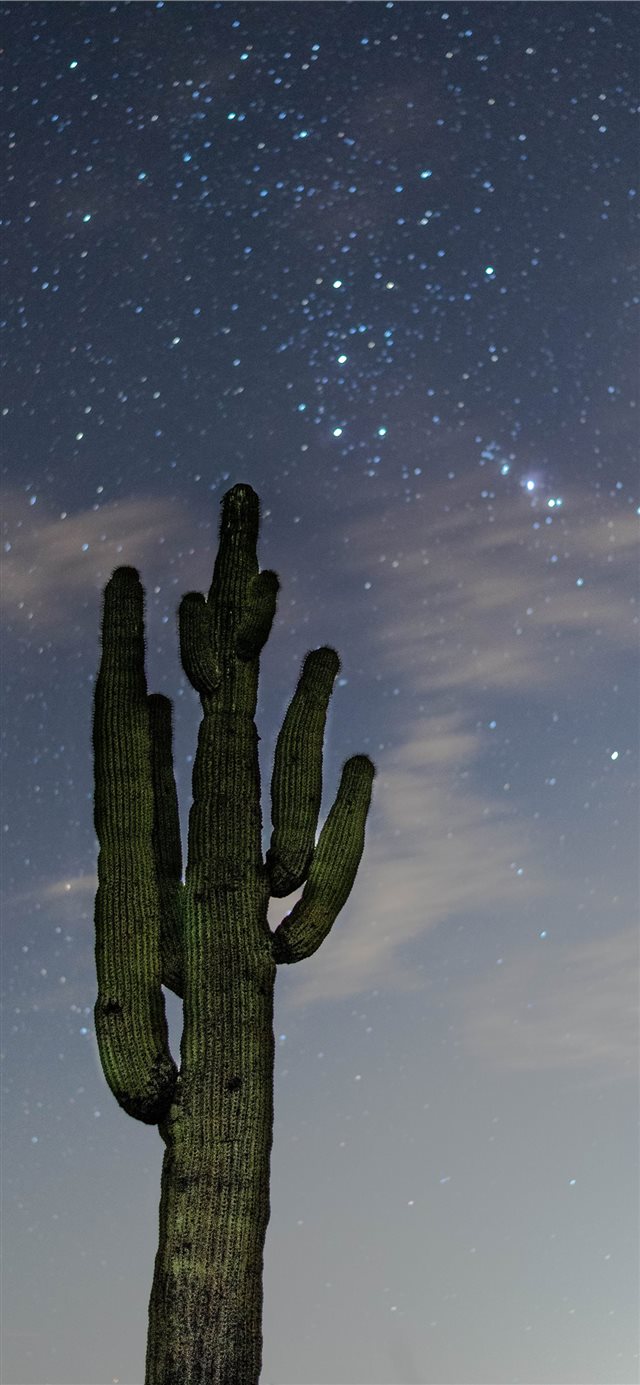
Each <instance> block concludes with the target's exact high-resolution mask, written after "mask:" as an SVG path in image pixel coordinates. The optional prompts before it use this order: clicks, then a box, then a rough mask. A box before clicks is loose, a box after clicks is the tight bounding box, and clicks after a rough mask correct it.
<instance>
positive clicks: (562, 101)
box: [2, 0, 638, 1385]
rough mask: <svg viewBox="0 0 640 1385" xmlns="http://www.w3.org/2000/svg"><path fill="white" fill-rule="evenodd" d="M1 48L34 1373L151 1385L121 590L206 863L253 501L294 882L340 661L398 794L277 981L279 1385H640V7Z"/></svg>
mask: <svg viewBox="0 0 640 1385" xmlns="http://www.w3.org/2000/svg"><path fill="white" fill-rule="evenodd" d="M2 17H3V20H4V24H3V28H4V41H5V50H6V51H5V60H4V79H5V86H4V94H3V109H4V120H5V148H6V149H7V151H8V165H7V167H8V173H7V174H6V178H7V180H8V181H6V182H5V197H4V209H3V220H4V227H5V230H6V235H5V238H4V241H5V248H4V252H3V253H4V256H5V258H4V260H3V289H4V314H5V321H4V323H3V325H4V327H5V333H4V338H5V358H4V360H5V366H4V384H5V390H4V398H3V403H4V410H3V415H4V416H3V424H4V426H3V431H2V437H3V470H4V507H3V508H4V519H5V535H4V552H3V584H2V609H3V615H4V630H5V633H4V641H3V644H4V659H3V687H4V693H3V705H4V718H3V723H4V724H3V734H4V751H5V763H4V776H3V795H4V800H3V817H2V824H3V876H4V891H5V896H4V906H3V960H4V968H3V970H4V981H5V996H6V999H5V1010H4V1031H3V1032H4V1043H3V1050H4V1083H3V1093H4V1094H3V1113H4V1121H3V1123H4V1149H5V1153H4V1167H5V1173H4V1243H5V1248H4V1255H5V1283H4V1376H3V1378H4V1380H5V1382H6V1385H112V1382H116V1381H117V1382H120V1385H141V1381H142V1377H143V1368H144V1367H143V1363H144V1349H145V1339H146V1313H147V1302H148V1295H149V1290H150V1286H151V1276H152V1270H153V1258H154V1254H155V1249H156V1240H157V1207H158V1194H159V1185H160V1167H161V1157H162V1150H163V1146H162V1142H161V1140H160V1138H159V1136H158V1132H157V1130H155V1129H153V1128H149V1127H143V1126H141V1125H140V1124H139V1123H138V1122H135V1121H133V1120H131V1119H130V1118H129V1117H128V1116H126V1115H125V1114H124V1113H123V1112H122V1111H121V1110H120V1109H119V1108H118V1106H117V1105H116V1103H115V1101H114V1099H113V1098H112V1096H111V1094H110V1092H109V1091H108V1089H107V1086H106V1083H105V1081H104V1078H103V1076H102V1073H101V1070H100V1066H99V1061H98V1056H97V1048H96V1043H95V1037H94V1030H93V1005H94V1001H95V994H96V982H95V976H94V962H93V923H92V910H93V894H94V891H95V880H96V878H95V869H96V854H97V843H96V839H95V835H94V828H93V820H92V765H91V711H92V692H93V684H94V680H95V675H96V670H97V664H98V657H99V641H98V628H99V613H100V602H101V592H102V588H103V586H104V584H105V582H106V580H107V578H108V577H109V575H110V573H111V571H112V570H113V568H114V567H116V566H118V565H119V564H124V563H129V564H132V565H134V566H135V567H137V568H138V569H139V570H140V573H141V576H142V580H143V583H144V585H145V589H146V592H147V622H148V678H149V686H150V689H151V690H153V691H161V692H164V693H167V694H168V695H169V696H170V697H171V698H172V699H173V700H174V706H175V718H176V744H175V759H176V777H177V781H178V788H179V795H180V802H181V810H182V825H183V832H184V830H185V828H186V814H187V811H188V805H189V800H190V776H191V768H192V756H193V753H194V750H195V743H196V734H197V726H198V721H199V703H198V699H197V696H196V694H195V693H194V692H193V690H192V689H191V687H190V685H189V684H188V682H187V680H186V677H185V676H184V674H183V673H182V671H181V668H180V664H179V658H178V641H177V630H176V610H177V606H178V602H179V599H180V596H181V595H182V593H183V592H185V591H189V590H193V589H200V590H204V591H206V590H207V589H208V586H209V582H210V577H211V571H212V564H213V559H214V556H215V550H216V544H217V530H218V522H219V514H220V501H221V498H222V495H223V494H224V492H225V491H226V490H228V489H229V488H230V487H231V486H232V485H234V484H235V483H237V482H239V481H245V482H248V483H249V484H251V485H252V486H253V487H254V489H255V490H256V491H257V492H258V494H259V496H260V499H261V504H262V531H261V539H260V546H259V558H260V563H261V566H262V567H265V568H267V567H268V568H275V570H276V571H277V572H278V574H279V577H280V581H281V591H280V597H279V606H278V614H277V616H276V620H275V623H274V629H273V632H272V635H271V638H270V641H269V643H268V645H267V646H266V649H265V651H264V654H263V657H262V662H261V684H260V696H259V703H258V730H259V733H260V736H261V744H260V754H261V764H262V770H263V800H264V821H265V825H264V841H265V849H266V846H267V845H268V840H269V835H270V820H269V777H270V764H271V759H272V756H273V750H274V746H275V740H276V736H277V733H278V730H279V727H280V724H281V721H282V717H283V715H284V711H285V709H286V707H287V705H288V702H289V699H290V697H291V695H292V693H293V690H294V688H295V685H296V681H297V678H298V674H299V670H300V666H301V663H302V660H303V657H304V655H305V653H306V652H307V650H309V649H312V648H315V647H317V646H319V645H321V644H330V645H333V646H335V648H337V649H338V651H339V653H340V655H341V660H342V668H341V672H340V675H339V677H338V679H337V681H336V686H335V690H334V694H333V698H332V703H331V711H330V715H329V722H328V730H327V740H326V750H325V767H324V768H325V778H324V785H325V788H324V795H323V806H322V815H321V816H322V818H324V816H326V813H327V812H328V809H329V807H330V805H331V803H332V801H333V797H334V794H335V791H336V787H337V783H338V779H339V774H340V768H341V766H342V763H343V762H344V760H345V759H346V758H347V757H348V756H350V755H352V754H355V753H358V752H364V753H367V754H369V755H371V757H372V758H373V760H374V761H375V763H376V766H377V770H378V773H377V777H376V779H375V782H374V791H373V804H372V809H371V813H370V817H369V822H368V827H367V837H366V845H365V852H364V857H363V861H362V865H361V868H360V873H359V876H358V878H357V880H356V884H355V887H354V890H353V893H352V895H351V898H350V900H349V902H348V904H347V906H346V907H345V909H344V910H343V912H342V914H341V915H340V917H339V919H338V921H337V922H336V924H335V925H334V928H333V931H332V932H331V934H330V936H329V937H328V939H327V940H326V941H325V943H324V944H323V946H322V948H321V949H320V951H319V952H318V953H317V954H316V955H315V956H314V957H312V958H311V959H309V960H308V961H306V962H303V963H301V964H299V965H298V966H296V967H291V968H282V969H281V971H280V972H279V976H278V981H277V986H276V1039H277V1043H276V1050H277V1051H276V1123H275V1132H274V1150H273V1158H272V1213H271V1223H270V1227H269V1231H268V1235H267V1245H266V1263H265V1314H264V1334H265V1346H264V1372H263V1380H264V1382H265V1385H340V1383H342V1385H407V1383H408V1382H420V1383H421V1385H427V1383H428V1385H438V1383H440V1385H574V1383H575V1385H585V1382H589V1385H627V1382H631V1383H633V1382H635V1381H637V1379H638V1375H637V1372H638V1363H637V1355H636V1345H637V1337H638V1314H637V1292H638V1261H637V1232H638V1198H637V1188H638V1183H637V1179H638V1171H637V1125H636V1122H637V1108H638V1083H637V1047H636V1045H637V1031H636V1010H637V985H636V967H637V934H636V914H637V884H636V878H637V866H636V861H637V847H636V833H637V804H638V799H637V706H636V678H635V650H636V643H635V641H636V639H637V616H636V604H635V598H636V595H637V581H636V562H635V549H634V543H635V525H636V522H637V521H636V515H637V507H638V495H637V473H636V470H635V454H636V443H637V428H636V425H635V418H636V415H635V412H634V397H633V391H634V387H635V378H634V372H635V361H636V347H637V335H636V330H635V328H634V326H633V325H632V313H633V308H634V303H637V300H638V294H637V288H638V284H637V279H636V281H635V283H634V268H635V260H636V254H637V241H636V240H635V238H634V230H635V226H634V212H635V207H636V180H637V162H636V147H635V143H634V133H633V128H634V114H635V105H634V90H633V83H634V78H635V74H636V71H637V43H636V39H635V29H636V26H637V19H638V7H637V6H634V5H631V4H625V3H616V4H604V5H599V4H591V3H581V4H573V3H567V4H564V3H561V4H557V3H545V4H537V3H533V4H520V3H518V4H513V3H504V4H502V3H497V4H482V3H475V4H445V5H440V4H438V5H436V4H422V3H399V4H396V3H394V4H391V3H385V0H378V3H373V4H370V3H362V4H360V3H356V4H349V3H330V4H327V3H299V4H287V3H259V4H234V3H230V2H228V3H222V4H215V3H199V4H192V3H177V2H176V3H164V4H162V3H158V4H155V3H136V4H126V3H118V4H110V3H100V4H83V3H68V4H58V3H47V4H40V3H38V4H31V3H16V4H8V5H4V6H2ZM634 49H635V52H634ZM634 294H635V296H634ZM296 897H297V896H293V897H292V899H291V900H290V901H274V902H273V903H272V906H271V909H270V919H271V922H272V924H274V925H275V923H277V922H278V921H279V919H280V918H281V917H283V916H284V914H285V913H286V912H288V910H289V908H290V907H291V902H292V901H293V899H294V898H296ZM169 1010H170V1017H171V1030H172V1047H173V1051H174V1053H176V1052H177V1048H178V1039H179V1032H180V1019H179V1003H178V1002H177V1001H176V1000H175V998H173V997H172V998H171V1001H170V1003H169Z"/></svg>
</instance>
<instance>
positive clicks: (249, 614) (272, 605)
mask: <svg viewBox="0 0 640 1385" xmlns="http://www.w3.org/2000/svg"><path fill="white" fill-rule="evenodd" d="M279 587H280V581H279V578H278V574H277V572H271V571H270V570H269V569H268V568H267V569H265V571H264V572H259V573H258V574H257V576H255V577H252V578H251V581H250V583H249V590H248V592H247V597H246V601H245V605H244V612H243V615H242V619H241V620H240V623H239V625H238V630H237V633H236V654H237V655H238V658H239V659H243V660H245V661H246V660H249V659H257V658H258V655H259V654H260V651H261V649H262V648H263V646H264V645H265V644H266V642H267V640H268V638H269V634H270V632H271V626H272V624H273V617H274V615H275V613H276V601H277V598H278V590H279Z"/></svg>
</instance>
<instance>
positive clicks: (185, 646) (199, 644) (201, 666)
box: [178, 592, 222, 697]
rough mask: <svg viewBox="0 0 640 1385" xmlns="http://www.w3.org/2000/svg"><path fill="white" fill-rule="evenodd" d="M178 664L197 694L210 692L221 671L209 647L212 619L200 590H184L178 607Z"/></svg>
mask: <svg viewBox="0 0 640 1385" xmlns="http://www.w3.org/2000/svg"><path fill="white" fill-rule="evenodd" d="M178 627H179V631H180V658H181V659H182V667H183V669H184V671H185V673H186V675H187V678H188V679H189V682H190V683H191V686H192V687H193V688H195V690H196V692H199V693H200V696H201V697H205V696H207V695H208V694H211V693H214V692H215V690H216V688H217V687H218V685H219V683H220V680H221V677H222V672H221V669H220V664H219V662H218V659H217V658H216V654H215V652H214V648H213V621H212V615H211V610H210V607H209V606H208V605H207V602H206V601H205V598H204V596H203V595H202V592H187V594H186V596H183V598H182V601H181V602H180V607H179V611H178Z"/></svg>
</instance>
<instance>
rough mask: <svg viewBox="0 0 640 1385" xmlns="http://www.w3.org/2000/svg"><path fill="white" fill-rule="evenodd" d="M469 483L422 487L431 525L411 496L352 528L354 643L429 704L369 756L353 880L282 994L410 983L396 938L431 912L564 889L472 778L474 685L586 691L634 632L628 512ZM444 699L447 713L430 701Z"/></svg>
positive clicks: (478, 697) (483, 906)
mask: <svg viewBox="0 0 640 1385" xmlns="http://www.w3.org/2000/svg"><path fill="white" fill-rule="evenodd" d="M476 495H477V486H476V485H475V483H472V482H467V481H465V482H460V483H459V484H458V486H457V490H456V489H455V488H453V487H451V488H440V489H438V488H437V487H435V488H434V491H433V495H432V496H431V495H430V501H429V518H428V532H427V533H426V534H425V533H424V532H423V525H424V511H423V510H422V509H421V508H420V506H419V505H417V504H416V505H414V506H411V507H408V506H400V505H398V506H397V507H395V508H390V509H389V510H388V511H387V512H386V514H385V515H383V518H382V520H380V518H379V517H378V518H377V519H376V520H375V522H373V521H371V520H369V519H364V520H360V521H358V520H356V521H355V522H354V524H353V525H352V526H351V527H350V531H349V545H348V549H347V550H346V552H347V555H348V557H347V561H349V555H350V558H351V564H350V565H351V567H352V570H353V571H354V573H357V575H358V576H359V577H361V578H362V579H363V581H364V579H365V577H366V578H368V579H371V577H372V576H373V581H372V584H371V596H372V600H374V601H375V617H374V618H373V619H372V620H371V622H370V623H369V624H368V625H367V635H366V639H367V658H368V659H369V660H370V663H371V666H372V667H375V668H377V669H381V670H382V671H383V672H384V671H386V672H388V673H389V674H392V676H393V679H394V682H395V683H396V684H398V685H399V686H400V687H401V688H402V691H403V694H405V695H406V697H407V700H409V701H413V702H416V701H418V700H419V698H420V696H424V697H425V698H426V697H428V698H429V713H428V714H425V716H424V717H423V718H422V719H421V720H419V721H414V722H413V723H412V724H411V725H410V726H409V727H405V729H404V739H403V740H402V742H401V743H400V745H397V744H396V745H393V746H390V747H389V748H388V749H386V750H382V751H381V752H379V753H378V754H377V755H376V761H377V765H378V770H379V773H378V776H377V778H376V781H375V784H374V804H373V811H372V815H371V819H370V823H369V827H368V831H367V841H366V845H365V854H364V858H363V862H362V865H361V868H360V872H359V875H358V878H357V881H356V885H355V889H354V894H353V896H352V900H351V901H350V902H349V904H348V905H347V907H346V909H345V913H344V917H343V918H342V919H340V920H339V921H338V922H337V924H336V926H335V929H334V931H333V932H332V934H331V936H330V937H329V939H327V940H326V941H325V943H324V945H323V947H322V949H320V951H319V952H318V953H317V954H316V955H315V956H314V958H313V967H312V968H311V966H310V967H309V969H308V971H307V970H306V969H305V970H304V971H301V970H299V969H298V968H296V969H295V971H296V976H295V980H293V981H292V983H291V986H290V988H289V991H288V998H289V1000H290V1002H291V1004H292V1005H294V1006H299V1005H304V1004H308V1003H311V1002H314V1001H320V1000H344V999H346V998H347V997H349V996H352V995H356V994H358V993H359V992H361V991H363V990H367V989H370V988H371V987H384V988H385V989H386V990H400V991H406V990H416V989H420V988H421V986H422V984H423V983H422V980H421V975H420V973H419V972H417V971H416V969H415V965H414V966H413V967H409V966H408V965H407V964H406V962H405V961H403V957H402V951H403V948H404V947H406V945H407V944H409V943H412V944H415V943H416V942H417V941H419V940H420V939H421V938H424V937H426V936H427V934H429V933H431V932H432V931H433V930H434V929H435V928H437V927H438V926H440V925H442V924H445V923H446V922H447V921H450V920H452V919H455V918H456V917H460V916H461V915H467V916H468V915H469V913H472V914H477V913H478V911H479V910H481V911H482V913H483V915H485V916H486V915H487V914H494V915H496V916H497V915H498V914H499V913H500V912H501V911H502V912H503V913H504V911H505V909H508V908H513V910H514V911H517V913H516V916H517V915H519V914H520V913H521V910H522V906H523V904H526V905H531V904H532V903H535V904H536V905H537V906H538V907H539V908H540V911H541V912H543V911H544V913H545V914H547V913H548V909H549V906H550V905H551V904H553V906H554V907H555V908H558V907H560V908H564V907H565V905H569V904H570V902H571V898H572V892H573V886H572V882H571V880H570V879H567V878H564V877H561V878H557V876H556V877H554V874H553V866H552V864H550V862H549V860H548V859H544V860H543V858H542V857H540V855H539V841H538V843H537V845H538V856H537V857H536V838H535V837H532V833H531V830H530V825H529V824H527V823H526V822H525V821H523V820H522V819H521V818H519V817H518V815H517V805H516V804H515V803H514V804H513V805H512V806H511V807H510V808H509V807H507V806H506V805H505V804H504V803H503V802H502V801H498V800H497V799H496V798H495V797H493V796H492V795H491V794H490V793H484V794H483V793H482V791H481V790H479V789H478V787H477V782H478V775H477V773H475V774H474V770H477V768H478V763H479V761H480V759H481V756H482V754H483V753H484V752H485V750H486V742H485V739H484V738H483V737H481V735H480V734H479V731H478V726H479V722H480V719H481V718H482V717H483V716H486V694H487V693H495V694H496V696H498V695H499V696H502V695H504V694H505V693H508V694H509V696H510V698H511V699H512V701H515V704H516V705H517V704H518V701H519V702H520V703H521V705H522V708H523V711H526V709H527V707H528V706H529V705H530V702H531V699H532V697H536V698H538V699H540V698H543V697H546V696H550V695H553V696H554V698H556V697H562V696H563V695H565V694H568V693H571V692H572V691H573V690H574V689H575V685H576V681H579V685H580V688H581V693H582V696H583V698H584V697H585V696H588V693H589V689H590V688H592V689H593V691H594V692H596V690H597V689H598V688H599V686H600V684H601V680H602V678H603V675H604V676H610V671H611V664H612V661H615V660H616V659H617V658H618V657H619V656H620V655H622V654H625V653H626V651H627V650H629V649H631V648H635V633H636V632H635V629H634V626H635V609H634V604H633V603H630V602H629V598H628V591H629V585H628V583H629V576H630V573H631V572H632V567H631V564H632V562H633V556H632V550H633V547H634V544H635V521H634V519H633V517H631V516H629V515H628V514H625V513H620V515H617V514H616V517H615V520H607V519H605V520H600V519H599V518H596V519H594V518H593V513H592V509H591V506H590V503H589V502H588V501H587V502H585V501H584V500H582V499H581V498H580V497H579V496H577V495H567V496H566V497H565V499H564V505H565V506H566V512H567V513H568V515H569V516H570V519H567V518H566V515H565V514H563V516H562V519H561V520H559V521H558V520H557V517H556V516H554V517H553V522H552V523H551V524H547V523H546V520H547V518H548V517H549V510H548V509H545V507H544V505H543V503H542V502H538V503H537V505H536V507H532V505H531V502H530V500H529V499H528V498H527V497H526V496H524V495H523V494H517V495H513V494H512V493H511V494H508V493H506V492H505V493H503V494H502V495H501V496H500V498H499V500H496V501H495V504H494V505H493V507H492V508H490V507H489V506H488V505H487V504H486V503H485V502H475V503H474V501H473V497H474V496H476ZM492 515H493V516H494V522H493V523H491V517H492ZM534 523H535V524H537V526H538V527H536V528H533V525H534ZM554 555H555V558H556V559H557V560H558V561H557V562H556V561H554ZM558 562H559V563H560V567H558ZM383 565H384V566H383ZM396 565H397V566H396ZM396 571H399V576H400V578H401V585H400V586H399V588H396ZM579 581H580V582H584V584H585V585H584V587H583V586H582V585H578V582H579ZM514 632H517V638H516V640H514ZM518 640H520V641H521V643H520V644H518V643H517V641H518ZM556 641H557V646H556ZM556 648H557V653H556ZM514 649H515V651H516V652H514ZM603 663H604V667H603ZM452 702H455V705H456V711H455V713H451V712H450V711H447V712H444V713H443V714H442V715H438V710H437V709H438V708H439V707H443V708H444V707H447V708H450V707H451V704H452ZM485 724H486V723H485ZM394 729H396V728H394ZM401 729H402V728H401V727H400V726H398V728H397V730H398V731H400V730H401ZM540 830H541V831H543V830H544V829H543V828H542V827H541V829H540ZM414 954H415V948H414Z"/></svg>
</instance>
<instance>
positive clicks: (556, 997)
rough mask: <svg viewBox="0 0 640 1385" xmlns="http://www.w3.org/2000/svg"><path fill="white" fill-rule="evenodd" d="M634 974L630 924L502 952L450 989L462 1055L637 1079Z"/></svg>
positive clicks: (509, 1065) (518, 1068)
mask: <svg viewBox="0 0 640 1385" xmlns="http://www.w3.org/2000/svg"><path fill="white" fill-rule="evenodd" d="M550 952H552V953H553V964H552V965H550V964H549V963H550V958H549V953H550ZM637 977H638V935H637V932H636V930H635V929H634V928H631V927H629V928H626V929H619V930H617V931H616V932H614V931H610V932H608V933H607V935H606V936H605V937H602V938H596V939H589V940H588V941H585V942H578V943H567V944H564V945H563V944H556V943H554V942H553V941H551V940H550V941H548V942H545V943H544V944H542V943H541V944H540V947H539V948H538V949H537V950H536V951H535V952H531V951H527V952H525V953H521V954H519V955H515V956H513V957H512V958H505V961H504V963H503V965H502V966H501V967H500V968H497V969H495V968H494V972H493V974H492V975H491V976H485V977H482V978H480V979H477V980H474V981H471V982H469V983H468V984H467V985H465V986H463V987H460V988H459V989H458V991H457V992H454V994H453V996H452V1005H453V1009H454V1011H455V1016H456V1020H457V1027H458V1029H459V1031H460V1032H461V1035H462V1040H463V1043H464V1046H465V1048H466V1050H467V1053H468V1054H469V1056H470V1057H471V1058H473V1059H474V1060H476V1061H477V1062H479V1063H481V1064H483V1065H484V1066H488V1067H491V1068H494V1069H496V1070H499V1071H503V1072H546V1071H550V1070H566V1071H569V1072H578V1073H579V1072H580V1071H589V1072H593V1071H594V1070H595V1072H596V1073H597V1074H598V1075H601V1074H602V1073H603V1072H604V1073H608V1075H609V1076H611V1077H614V1078H617V1077H631V1078H634V1079H635V1077H636V1075H637V1064H638V991H637Z"/></svg>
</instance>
